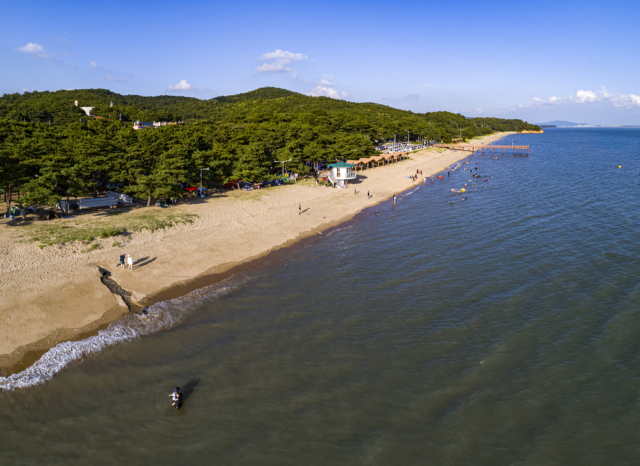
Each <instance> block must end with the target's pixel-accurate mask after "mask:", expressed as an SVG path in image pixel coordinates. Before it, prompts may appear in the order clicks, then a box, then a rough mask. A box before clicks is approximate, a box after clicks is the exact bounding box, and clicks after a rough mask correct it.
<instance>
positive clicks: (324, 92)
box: [307, 86, 340, 99]
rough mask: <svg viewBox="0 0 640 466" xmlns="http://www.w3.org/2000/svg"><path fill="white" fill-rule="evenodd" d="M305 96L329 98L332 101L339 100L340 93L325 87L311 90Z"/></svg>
mask: <svg viewBox="0 0 640 466" xmlns="http://www.w3.org/2000/svg"><path fill="white" fill-rule="evenodd" d="M307 95H310V96H311V97H331V98H332V99H339V98H340V93H339V92H338V91H336V90H335V89H331V88H330V87H325V86H316V87H314V88H313V89H311V90H310V91H309V92H308V93H307Z"/></svg>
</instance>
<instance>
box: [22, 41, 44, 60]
mask: <svg viewBox="0 0 640 466" xmlns="http://www.w3.org/2000/svg"><path fill="white" fill-rule="evenodd" d="M16 50H17V51H19V52H22V53H30V54H33V55H37V56H38V57H40V58H50V57H51V55H47V53H46V50H45V49H44V47H42V45H40V44H37V43H35V42H29V43H28V44H27V45H23V46H22V47H17V48H16Z"/></svg>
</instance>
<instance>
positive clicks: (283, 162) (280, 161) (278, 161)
mask: <svg viewBox="0 0 640 466" xmlns="http://www.w3.org/2000/svg"><path fill="white" fill-rule="evenodd" d="M274 162H276V163H281V164H282V176H283V177H284V164H285V163H287V162H291V159H289V160H274Z"/></svg>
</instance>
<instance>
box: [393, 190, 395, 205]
mask: <svg viewBox="0 0 640 466" xmlns="http://www.w3.org/2000/svg"><path fill="white" fill-rule="evenodd" d="M393 203H394V204H395V203H396V194H395V193H393Z"/></svg>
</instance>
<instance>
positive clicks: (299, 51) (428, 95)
mask: <svg viewBox="0 0 640 466" xmlns="http://www.w3.org/2000/svg"><path fill="white" fill-rule="evenodd" d="M523 3H524V2H506V1H504V2H501V1H494V2H491V1H486V2H470V1H458V2H442V1H439V2H430V1H404V0H401V1H398V2H380V1H376V0H373V1H368V2H363V1H353V2H337V1H331V0H329V1H322V2H318V1H305V2H300V1H297V2H293V1H275V2H254V1H244V2H242V1H241V2H210V1H209V2H207V1H193V2H176V1H172V2H168V1H163V0H161V1H149V2H137V3H136V2H123V1H120V0H112V1H109V2H100V3H98V2H69V1H58V2H30V1H28V0H24V1H22V2H10V3H9V2H7V3H6V4H5V5H3V8H2V15H1V16H0V21H2V27H1V28H0V69H1V70H2V72H1V74H0V93H13V92H23V91H24V90H29V91H30V90H32V89H36V90H38V91H43V90H57V89H74V88H76V89H77V88H106V89H111V90H113V91H115V92H119V93H123V94H141V95H160V94H176V95H187V96H194V97H198V98H203V99H208V98H211V97H216V96H219V95H224V94H236V93H240V92H246V91H250V90H252V89H255V88H258V87H263V86H277V87H282V88H286V89H290V90H293V91H297V92H301V93H304V94H309V95H326V96H330V97H334V98H341V99H346V100H350V101H355V102H378V103H383V104H387V105H391V106H393V107H397V108H403V109H409V110H413V111H416V112H426V111H437V110H448V111H453V112H460V113H462V114H464V115H467V116H501V117H505V118H522V119H525V120H527V121H530V122H541V121H548V120H570V121H575V122H587V123H591V124H640V79H639V78H640V61H639V60H638V56H639V53H638V52H639V50H638V49H639V48H640V37H639V36H640V32H639V28H638V27H637V24H636V22H637V18H638V17H639V15H640V2H635V3H632V2H620V1H609V2H607V3H606V4H604V3H602V2H595V1H582V2H577V1H572V2H568V1H565V2H563V1H557V2H533V3H531V2H527V3H526V4H523ZM87 104H89V103H87Z"/></svg>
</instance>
